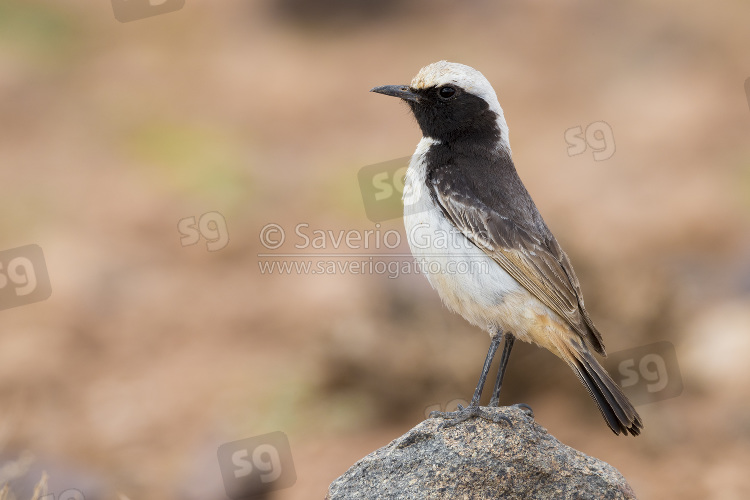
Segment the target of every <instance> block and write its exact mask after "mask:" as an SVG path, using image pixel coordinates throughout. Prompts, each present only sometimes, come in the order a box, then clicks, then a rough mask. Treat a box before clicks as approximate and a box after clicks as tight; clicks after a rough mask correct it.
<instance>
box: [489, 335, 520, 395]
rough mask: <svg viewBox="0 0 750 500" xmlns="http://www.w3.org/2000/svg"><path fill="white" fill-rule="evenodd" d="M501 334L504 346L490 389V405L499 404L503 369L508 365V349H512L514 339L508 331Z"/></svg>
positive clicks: (503, 374)
mask: <svg viewBox="0 0 750 500" xmlns="http://www.w3.org/2000/svg"><path fill="white" fill-rule="evenodd" d="M503 336H504V337H505V346H504V347H503V355H502V356H501V357H500V368H499V369H498V370H497V379H496V380H495V389H494V390H493V391H492V398H491V399H490V406H499V405H500V388H501V387H502V386H503V377H504V376H505V369H506V368H507V367H508V359H509V358H510V351H511V349H513V342H515V340H516V338H515V337H514V336H513V334H512V333H510V332H508V333H506V334H504V335H503Z"/></svg>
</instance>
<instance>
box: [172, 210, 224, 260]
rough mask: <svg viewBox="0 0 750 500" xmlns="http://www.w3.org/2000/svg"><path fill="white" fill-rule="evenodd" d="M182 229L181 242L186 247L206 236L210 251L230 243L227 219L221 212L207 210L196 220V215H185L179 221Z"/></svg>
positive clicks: (207, 246)
mask: <svg viewBox="0 0 750 500" xmlns="http://www.w3.org/2000/svg"><path fill="white" fill-rule="evenodd" d="M177 229H178V231H180V235H181V237H180V244H181V245H182V246H184V247H187V246H190V245H195V244H196V243H198V242H199V241H200V239H201V236H203V237H204V238H206V248H207V249H208V251H209V252H215V251H217V250H221V249H222V248H224V247H225V246H227V244H229V232H228V231H227V221H226V220H224V216H223V215H221V214H220V213H219V212H206V213H205V214H203V215H201V216H200V218H199V219H198V220H197V221H196V219H195V217H185V218H184V219H181V220H180V222H178V223H177Z"/></svg>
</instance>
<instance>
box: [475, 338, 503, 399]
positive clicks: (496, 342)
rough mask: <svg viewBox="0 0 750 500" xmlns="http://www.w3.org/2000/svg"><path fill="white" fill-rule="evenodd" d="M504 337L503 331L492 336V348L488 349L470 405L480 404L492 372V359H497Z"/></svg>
mask: <svg viewBox="0 0 750 500" xmlns="http://www.w3.org/2000/svg"><path fill="white" fill-rule="evenodd" d="M502 337H503V334H502V332H501V333H499V334H496V335H493V336H492V342H491V343H490V349H489V351H487V357H486V358H485V360H484V366H483V367H482V373H481V374H480V375H479V382H478V383H477V388H476V389H475V390H474V396H473V397H472V398H471V403H469V406H479V400H480V399H481V398H482V391H483V390H484V383H485V382H486V381H487V375H488V374H489V372H490V366H492V360H493V359H495V353H496V352H497V348H498V347H500V340H501V339H502Z"/></svg>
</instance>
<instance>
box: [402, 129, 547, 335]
mask: <svg viewBox="0 0 750 500" xmlns="http://www.w3.org/2000/svg"><path fill="white" fill-rule="evenodd" d="M433 143H434V140H433V139H429V138H424V139H422V141H421V142H420V143H419V146H418V147H417V150H416V152H415V153H414V156H413V157H412V159H411V162H410V164H409V168H408V170H407V173H406V181H405V184H404V207H405V208H404V225H405V227H406V235H407V240H408V241H409V247H410V248H411V252H412V254H413V255H414V257H415V259H416V260H417V262H418V263H419V264H420V265H421V269H422V271H423V272H424V273H425V274H426V275H427V279H428V280H429V281H430V284H431V285H432V287H433V288H435V289H436V290H437V291H438V294H439V295H440V297H441V298H442V300H443V302H444V303H445V304H446V305H447V306H448V307H449V308H450V309H452V310H453V311H455V312H457V313H459V314H461V315H462V316H463V317H464V318H466V320H468V321H469V322H471V323H473V324H474V325H477V326H479V327H480V328H484V329H487V330H489V331H490V332H494V331H496V330H497V328H502V329H503V331H510V332H512V333H514V334H515V335H516V336H517V337H519V338H520V339H521V340H525V341H527V342H534V343H539V342H537V340H536V338H535V337H537V335H535V333H536V332H535V331H536V330H538V329H539V328H540V327H541V328H542V329H544V330H546V329H547V328H549V327H550V326H551V325H542V324H540V319H542V317H543V316H547V313H548V312H551V311H549V309H547V307H546V306H544V305H543V304H542V303H541V302H539V301H538V300H537V299H536V297H534V296H533V295H532V294H531V293H529V292H528V291H527V290H526V289H525V288H523V287H522V286H521V285H520V284H519V283H518V282H517V281H516V280H515V279H513V278H512V277H511V276H510V275H509V274H508V273H507V272H506V271H505V270H504V269H503V268H502V267H500V265H499V264H497V263H496V262H495V261H494V260H493V259H492V258H491V257H489V256H488V255H487V254H485V253H484V252H483V251H482V250H481V249H479V248H478V247H476V246H475V245H474V244H472V243H471V241H469V240H468V239H467V238H466V237H465V236H464V235H463V234H461V232H460V231H459V230H457V229H456V228H455V227H454V226H453V224H452V223H451V222H450V221H449V220H448V219H446V218H445V216H443V214H442V212H441V210H440V207H438V206H436V205H435V203H434V202H433V201H432V197H431V196H430V194H429V192H428V191H427V186H426V184H425V175H426V172H425V170H426V169H425V161H424V159H425V158H424V156H425V154H426V153H427V150H428V149H429V147H430V145H431V144H433ZM553 314H554V313H553ZM539 333H541V332H539Z"/></svg>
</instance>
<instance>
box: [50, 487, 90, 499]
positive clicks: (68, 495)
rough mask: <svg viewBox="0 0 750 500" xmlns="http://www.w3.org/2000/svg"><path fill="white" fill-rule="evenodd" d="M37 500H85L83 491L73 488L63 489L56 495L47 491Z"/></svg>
mask: <svg viewBox="0 0 750 500" xmlns="http://www.w3.org/2000/svg"><path fill="white" fill-rule="evenodd" d="M39 500H86V499H85V497H84V496H83V493H81V492H80V491H78V490H75V489H69V490H65V491H63V492H62V493H60V494H59V495H58V496H57V497H55V495H53V494H52V493H49V494H47V495H44V496H43V497H40V498H39Z"/></svg>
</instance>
